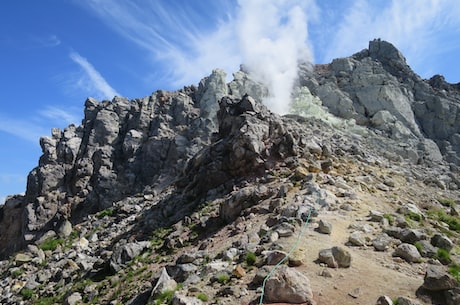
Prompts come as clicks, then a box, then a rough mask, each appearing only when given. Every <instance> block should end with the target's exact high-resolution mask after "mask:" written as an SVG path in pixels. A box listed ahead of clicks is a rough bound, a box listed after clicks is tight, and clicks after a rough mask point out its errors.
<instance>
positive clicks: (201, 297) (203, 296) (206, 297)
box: [196, 292, 209, 302]
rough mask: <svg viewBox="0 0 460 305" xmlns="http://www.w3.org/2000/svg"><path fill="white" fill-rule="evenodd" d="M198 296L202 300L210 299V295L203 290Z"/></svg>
mask: <svg viewBox="0 0 460 305" xmlns="http://www.w3.org/2000/svg"><path fill="white" fill-rule="evenodd" d="M196 298H197V299H198V300H200V301H203V302H207V301H208V299H209V298H208V296H207V295H206V294H204V293H203V292H200V293H198V294H197V296H196Z"/></svg>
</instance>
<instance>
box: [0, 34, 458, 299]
mask: <svg viewBox="0 0 460 305" xmlns="http://www.w3.org/2000/svg"><path fill="white" fill-rule="evenodd" d="M376 46H379V48H377V47H376ZM385 50H386V51H385ZM390 51H391V52H390ZM393 51H394V49H392V48H391V47H389V46H388V45H387V44H386V43H385V42H380V41H374V42H372V43H371V45H370V48H369V50H367V51H366V52H367V53H366V52H365V51H362V52H360V53H357V54H355V55H354V56H353V57H352V58H348V59H343V60H337V61H335V63H333V64H331V65H330V66H327V67H322V66H321V67H320V66H318V67H316V69H315V70H313V71H309V72H308V73H307V72H305V71H304V72H305V74H304V75H303V76H302V77H301V83H302V82H303V83H304V84H305V85H308V87H309V88H310V90H311V91H312V92H313V93H314V95H311V94H310V91H309V89H308V88H307V87H302V89H301V90H300V92H301V94H299V95H298V96H301V97H302V98H301V100H299V98H298V99H297V102H298V103H297V104H296V106H298V108H297V109H298V110H299V111H298V113H301V114H303V115H304V116H298V115H288V116H284V117H281V116H278V115H276V114H273V113H271V112H270V111H269V110H268V109H267V108H266V107H265V106H263V105H262V104H261V103H260V101H259V100H260V99H261V96H263V95H264V94H265V93H266V91H264V88H263V87H261V86H260V84H257V83H256V82H254V81H253V80H251V79H250V77H249V76H248V74H246V73H245V72H244V71H240V72H238V73H235V75H234V77H235V79H234V80H233V81H232V82H231V83H229V84H226V83H225V74H223V72H222V71H218V70H216V71H214V72H213V74H212V75H211V76H210V77H208V78H206V79H204V80H203V81H202V82H201V83H200V85H199V86H198V87H197V88H196V87H186V88H184V89H183V90H180V91H177V92H164V91H157V92H155V93H154V94H152V96H150V97H146V98H143V99H136V100H132V101H128V100H126V99H122V98H115V99H114V100H113V101H111V102H109V101H103V102H98V101H96V100H93V99H88V100H87V102H86V104H85V119H84V120H83V124H82V126H69V127H68V128H66V129H65V130H64V131H60V130H57V129H56V130H53V133H52V136H51V137H44V138H42V140H41V146H42V149H43V156H42V157H41V158H40V162H39V166H38V167H37V168H35V169H34V170H33V171H32V172H31V174H30V175H29V178H28V188H27V193H26V194H25V195H24V196H22V195H17V196H12V197H10V198H8V200H7V202H6V204H5V205H4V206H2V207H1V208H0V232H1V235H0V245H1V249H0V258H1V259H2V260H1V261H0V274H1V275H0V303H1V304H43V305H45V304H132V305H134V304H139V305H141V304H235V303H236V304H260V303H264V304H268V303H272V304H318V305H320V304H379V305H383V304H400V305H401V304H413V305H415V304H423V305H429V304H447V305H454V304H459V303H460V288H459V281H460V239H459V237H460V197H459V192H458V190H459V188H460V177H459V174H460V172H459V169H458V164H456V163H455V161H456V160H457V155H456V152H455V150H456V149H457V148H456V147H457V146H458V145H457V144H456V143H457V142H456V140H455V139H456V137H457V136H456V132H457V131H456V129H455V128H457V127H455V126H456V125H455V124H454V125H455V126H451V125H449V124H450V123H448V124H447V125H448V126H446V127H445V128H443V127H442V126H441V127H436V129H433V130H431V132H432V133H433V137H432V138H428V137H425V136H422V135H421V134H422V131H421V130H422V129H423V128H428V127H427V126H428V125H426V124H429V123H427V122H428V121H429V116H430V115H435V116H436V117H437V119H439V120H441V121H442V119H441V115H445V114H446V112H445V111H446V109H445V108H443V107H439V109H437V110H436V111H435V112H430V111H426V112H423V111H421V110H420V109H419V110H418V111H419V113H418V116H419V117H420V118H423V120H425V121H426V122H425V125H423V126H425V127H423V126H421V125H417V124H418V120H417V119H415V117H414V116H413V115H411V114H409V113H408V112H404V113H399V114H398V113H397V111H399V110H401V107H403V108H404V107H406V106H407V105H409V104H410V101H409V100H408V99H407V100H404V99H403V98H395V99H394V100H391V99H389V97H391V96H393V97H394V94H396V93H398V92H399V93H401V94H403V93H404V96H405V97H407V98H409V97H410V96H412V97H413V95H414V94H413V93H411V91H410V90H412V89H413V88H415V87H416V88H417V90H416V91H417V92H418V93H417V94H418V96H419V97H420V96H425V97H426V96H428V97H427V98H426V102H427V103H428V104H429V103H434V104H436V103H438V102H440V101H441V99H445V100H446V101H445V102H446V103H447V104H446V105H449V107H451V108H450V109H451V110H452V109H458V105H457V104H458V102H456V100H455V98H456V95H455V94H457V93H456V92H457V91H456V90H457V89H456V87H449V86H447V87H446V86H445V84H444V83H443V82H442V80H440V81H438V82H437V83H436V84H435V85H436V86H437V87H439V88H441V87H442V90H444V91H443V92H441V93H439V92H438V93H439V94H441V95H443V97H442V98H439V99H438V100H436V99H437V98H438V97H437V95H436V94H438V93H437V91H435V90H434V89H433V88H432V87H426V88H425V87H423V86H422V85H420V84H419V83H418V82H422V80H420V79H418V78H417V77H415V76H414V75H413V74H410V73H409V72H410V71H408V70H407V69H408V67H406V66H404V65H401V62H402V60H403V58H402V55H400V54H399V52H396V53H395V52H393ZM388 54H389V55H388ZM387 55H388V56H387ZM403 63H404V62H403ZM353 67H354V68H353ZM366 67H367V68H366ZM369 67H373V68H372V69H373V70H372V69H369ZM395 67H396V68H398V67H399V68H398V69H399V70H398V69H396V68H395ZM350 69H351V70H350ZM395 69H396V70H395ZM406 70H407V71H406ZM353 71H361V72H359V73H358V74H356V73H357V72H356V73H355V72H353ZM369 71H374V74H372V73H370V72H369ZM395 71H396V72H395ZM398 71H403V72H404V73H405V74H403V75H399V74H398V73H399V72H398ZM390 72H391V73H393V74H394V75H393V74H392V75H393V76H387V74H388V73H390ZM366 73H367V74H366ZM369 73H370V74H372V75H373V77H370V76H369V75H368V74H369ZM401 73H402V72H401ZM411 73H412V72H411ZM359 75H366V77H364V78H359V77H358V76H359ZM395 75H396V76H395ZM407 75H409V76H410V77H407ZM363 79H368V82H369V79H371V80H370V82H373V84H368V86H367V87H366V88H368V89H369V90H364V91H359V90H361V89H359V88H362V86H361V85H362V82H363ZM408 79H409V80H408ZM399 81H402V82H403V85H401V86H398V85H397V82H399ZM433 82H434V80H433ZM414 84H415V85H414ZM417 84H418V85H417ZM322 86H323V87H322ZM334 86H336V87H334ZM353 86H354V87H353ZM373 86H374V87H373ZM375 86H377V87H378V88H377V87H375ZM411 86H412V87H411ZM430 86H432V85H430ZM326 87H327V88H329V89H330V90H329V93H330V94H329V95H328V94H326V93H327V92H325V91H323V89H322V88H326ZM382 87H384V89H382ZM403 87H404V88H406V89H401V88H403ZM422 87H423V88H422ZM353 88H355V89H353ZM356 88H358V89H356ZM376 88H377V89H378V90H377V89H376ZM410 88H412V89H410ZM409 89H410V90H409ZM386 90H390V91H391V90H393V91H391V92H390V91H386ZM414 90H415V89H414ZM423 90H425V91H423ZM389 92H390V93H389ZM395 92H396V93H395ZM414 92H415V91H414ZM449 92H451V93H449ZM452 92H453V93H452ZM244 93H249V95H246V94H244ZM374 93H376V94H377V95H373V94H374ZM422 93H423V94H422ZM382 94H383V95H382ZM319 97H320V98H321V99H322V100H324V101H325V104H328V103H329V104H330V103H332V102H333V101H334V100H336V99H337V97H342V100H340V101H341V102H342V103H344V104H343V105H345V104H346V105H348V106H347V107H348V108H347V107H345V108H343V107H342V108H340V109H342V110H343V111H345V110H346V111H345V114H346V115H345V114H343V116H344V117H347V116H348V118H347V119H350V117H351V118H353V119H354V120H355V121H351V120H348V121H347V120H343V119H339V118H333V117H332V116H331V115H330V114H327V111H326V108H324V107H322V106H321V100H320V99H319ZM366 99H369V101H367V102H365V100H366ZM305 100H308V103H307V104H302V103H303V102H305ZM396 100H398V101H399V102H401V101H402V104H400V105H399V106H401V107H399V106H397V107H396V106H395V103H396V102H395V101H396ZM406 102H407V103H406ZM366 103H367V104H366ZM405 103H406V104H407V105H406V104H405ZM418 103H419V104H420V103H422V102H420V101H419V102H418ZM455 103H457V104H455ZM404 105H405V106H404ZM455 105H456V106H455ZM419 106H420V105H419ZM454 106H455V107H457V108H455V107H454ZM312 107H313V108H315V107H316V108H315V111H316V113H317V114H319V115H317V116H320V117H321V119H318V118H315V117H313V116H311V115H306V114H308V113H302V112H304V111H305V109H307V108H309V109H310V110H309V111H311V110H312V109H311V108H312ZM366 107H367V108H366ZM378 107H383V108H384V109H389V111H390V112H391V113H390V116H388V113H386V112H385V111H386V110H385V111H384V110H378V111H377V109H376V108H378ZM429 107H431V106H427V109H429ZM329 108H330V111H331V112H334V111H338V110H339V109H338V108H336V109H335V110H334V109H333V107H332V105H330V107H329ZM331 109H332V110H331ZM347 109H348V110H347ZM404 109H406V108H404ZM406 110H407V109H406ZM381 111H383V112H381ZM452 111H453V110H452ZM370 112H373V113H372V114H370ZM310 113H311V112H310ZM378 113H379V114H378ZM433 113H434V114H433ZM305 115H306V116H305ZM370 116H372V117H370ZM356 122H358V123H359V125H356ZM377 123H378V124H377ZM449 133H450V134H449ZM441 134H449V135H448V137H446V138H445V139H444V140H442V139H440V138H439V137H440V136H441ZM436 137H438V138H436ZM436 141H437V142H436ZM440 142H442V145H440V144H439V147H441V149H439V147H438V144H436V143H440ZM456 145H457V146H456ZM262 295H263V299H262V300H261V297H262Z"/></svg>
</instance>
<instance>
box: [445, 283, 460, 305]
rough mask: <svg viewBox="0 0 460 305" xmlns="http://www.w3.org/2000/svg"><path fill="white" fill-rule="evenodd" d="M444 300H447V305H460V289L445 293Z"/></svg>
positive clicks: (456, 288)
mask: <svg viewBox="0 0 460 305" xmlns="http://www.w3.org/2000/svg"><path fill="white" fill-rule="evenodd" d="M444 298H445V300H446V305H457V304H460V288H459V287H455V288H452V289H449V290H446V291H444Z"/></svg>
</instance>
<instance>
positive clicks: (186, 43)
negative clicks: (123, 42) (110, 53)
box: [81, 0, 241, 86]
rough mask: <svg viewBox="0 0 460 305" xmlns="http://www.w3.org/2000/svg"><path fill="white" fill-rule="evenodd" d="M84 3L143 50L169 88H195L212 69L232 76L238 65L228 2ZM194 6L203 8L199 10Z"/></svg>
mask: <svg viewBox="0 0 460 305" xmlns="http://www.w3.org/2000/svg"><path fill="white" fill-rule="evenodd" d="M190 3H192V2H190ZM84 4H85V5H86V8H89V9H90V10H91V11H92V12H93V13H94V14H95V15H97V16H98V17H99V18H100V19H101V20H102V21H103V22H104V23H106V24H107V25H108V26H109V27H110V28H112V29H113V30H114V31H116V32H117V33H119V34H120V35H122V36H123V37H125V38H126V39H127V40H130V41H132V42H134V43H135V44H136V45H137V46H138V47H140V48H143V49H144V50H146V51H147V52H148V54H150V56H151V58H152V66H153V67H154V68H155V69H161V70H162V71H161V72H162V73H158V74H163V75H162V77H163V78H164V80H165V81H167V82H169V83H172V84H174V85H175V86H183V85H186V84H196V83H197V82H198V81H199V80H200V79H201V78H202V77H204V76H206V75H209V74H210V72H211V71H212V69H214V68H222V69H224V70H226V71H230V72H233V71H235V70H237V69H238V67H239V65H240V64H241V58H240V56H239V54H238V52H237V50H236V39H235V38H236V37H235V31H234V28H235V25H234V20H233V19H232V17H231V12H232V10H234V9H233V8H232V7H231V4H230V2H228V1H217V0H216V1H209V2H206V3H205V4H200V3H199V2H193V4H191V5H187V4H184V3H180V4H175V3H174V2H172V1H169V2H167V3H165V2H162V1H134V0H133V1H129V2H122V1H99V0H92V1H89V2H85V3H84ZM81 5H82V4H81ZM200 5H206V9H204V8H203V10H200ZM203 14H207V15H203ZM216 16H218V17H216ZM204 23H207V24H204Z"/></svg>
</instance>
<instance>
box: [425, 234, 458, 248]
mask: <svg viewBox="0 0 460 305" xmlns="http://www.w3.org/2000/svg"><path fill="white" fill-rule="evenodd" d="M431 244H432V245H433V246H435V247H438V248H443V249H445V250H447V251H450V250H452V248H453V247H454V243H453V242H452V240H450V238H449V237H447V236H444V235H442V234H439V233H436V234H434V235H433V236H432V237H431Z"/></svg>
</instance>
